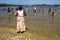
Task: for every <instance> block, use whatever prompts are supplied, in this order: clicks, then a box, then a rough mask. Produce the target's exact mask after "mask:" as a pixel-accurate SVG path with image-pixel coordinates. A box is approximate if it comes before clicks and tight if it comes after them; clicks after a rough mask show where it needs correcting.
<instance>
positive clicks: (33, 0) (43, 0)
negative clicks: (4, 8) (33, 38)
mask: <svg viewBox="0 0 60 40" xmlns="http://www.w3.org/2000/svg"><path fill="white" fill-rule="evenodd" d="M0 3H7V4H18V5H22V4H28V5H31V4H52V5H53V4H60V0H0Z"/></svg>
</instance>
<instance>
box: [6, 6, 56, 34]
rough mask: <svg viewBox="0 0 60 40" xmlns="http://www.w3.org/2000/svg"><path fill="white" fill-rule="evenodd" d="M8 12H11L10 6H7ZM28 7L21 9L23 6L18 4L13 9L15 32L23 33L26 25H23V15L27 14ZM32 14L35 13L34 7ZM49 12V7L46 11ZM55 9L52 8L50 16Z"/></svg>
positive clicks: (53, 14)
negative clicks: (15, 23)
mask: <svg viewBox="0 0 60 40" xmlns="http://www.w3.org/2000/svg"><path fill="white" fill-rule="evenodd" d="M7 11H8V13H10V12H11V10H10V8H8V10H7ZM27 11H28V8H26V10H24V9H23V6H19V7H18V8H16V11H15V17H16V18H17V33H24V32H26V28H27V27H26V25H25V19H24V16H27V13H26V12H27ZM33 11H34V14H36V12H37V8H36V7H34V10H33ZM50 12H51V9H49V10H48V13H50ZM55 15H56V14H55V9H53V12H52V15H51V16H55Z"/></svg>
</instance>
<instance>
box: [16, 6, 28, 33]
mask: <svg viewBox="0 0 60 40" xmlns="http://www.w3.org/2000/svg"><path fill="white" fill-rule="evenodd" d="M26 15H27V14H26V13H25V11H24V10H23V7H22V6H19V7H18V10H17V11H16V16H17V33H24V32H25V31H26V26H25V23H24V21H25V19H24V16H26Z"/></svg>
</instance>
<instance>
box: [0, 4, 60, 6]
mask: <svg viewBox="0 0 60 40" xmlns="http://www.w3.org/2000/svg"><path fill="white" fill-rule="evenodd" d="M42 5H45V6H60V5H57V4H55V5H46V4H37V5H33V6H42ZM0 6H20V5H15V4H0ZM23 6H24V5H23ZM25 6H28V5H25Z"/></svg>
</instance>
